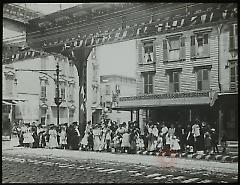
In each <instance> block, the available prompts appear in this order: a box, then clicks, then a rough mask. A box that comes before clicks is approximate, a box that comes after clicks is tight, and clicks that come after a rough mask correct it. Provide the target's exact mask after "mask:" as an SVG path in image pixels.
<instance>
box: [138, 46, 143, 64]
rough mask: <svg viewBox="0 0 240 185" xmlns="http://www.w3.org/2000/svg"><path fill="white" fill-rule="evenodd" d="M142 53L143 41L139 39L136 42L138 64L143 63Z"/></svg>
mask: <svg viewBox="0 0 240 185" xmlns="http://www.w3.org/2000/svg"><path fill="white" fill-rule="evenodd" d="M143 53H144V48H143V43H142V42H141V41H140V42H139V44H138V63H139V64H142V63H143Z"/></svg>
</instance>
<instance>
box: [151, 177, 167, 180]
mask: <svg viewBox="0 0 240 185" xmlns="http://www.w3.org/2000/svg"><path fill="white" fill-rule="evenodd" d="M166 178H167V177H166V176H161V177H155V178H154V179H155V180H161V179H166Z"/></svg>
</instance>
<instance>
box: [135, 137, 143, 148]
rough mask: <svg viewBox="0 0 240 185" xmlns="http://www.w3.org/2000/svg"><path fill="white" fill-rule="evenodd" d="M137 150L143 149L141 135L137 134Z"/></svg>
mask: <svg viewBox="0 0 240 185" xmlns="http://www.w3.org/2000/svg"><path fill="white" fill-rule="evenodd" d="M136 145H137V150H138V151H143V150H144V140H143V136H138V137H137V140H136Z"/></svg>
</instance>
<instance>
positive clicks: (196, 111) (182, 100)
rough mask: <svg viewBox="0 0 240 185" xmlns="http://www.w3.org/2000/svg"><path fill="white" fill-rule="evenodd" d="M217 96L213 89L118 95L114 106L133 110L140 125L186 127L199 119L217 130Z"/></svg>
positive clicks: (141, 126)
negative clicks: (149, 122)
mask: <svg viewBox="0 0 240 185" xmlns="http://www.w3.org/2000/svg"><path fill="white" fill-rule="evenodd" d="M217 97H218V96H217V93H216V92H212V91H205V92H188V93H172V94H170V93H169V94H151V95H141V96H132V97H120V98H119V102H118V107H116V108H115V109H117V110H129V111H131V112H134V111H136V113H137V114H138V115H137V116H136V117H137V118H138V120H139V124H140V125H139V126H140V128H143V126H144V124H145V123H146V122H147V121H153V122H163V121H164V122H165V123H166V124H167V125H168V126H170V124H174V125H176V124H181V125H183V126H186V125H187V124H189V123H190V124H191V123H192V122H193V121H194V120H195V119H196V118H198V119H199V120H201V121H205V122H207V123H208V124H210V125H211V127H214V128H215V129H216V130H217V132H218V130H219V129H218V124H217V123H218V118H219V117H218V113H219V112H218V104H217V103H216V102H217V101H216V100H217ZM139 114H141V115H139ZM141 124H143V125H141Z"/></svg>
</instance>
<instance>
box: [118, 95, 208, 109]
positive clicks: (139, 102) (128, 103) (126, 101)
mask: <svg viewBox="0 0 240 185" xmlns="http://www.w3.org/2000/svg"><path fill="white" fill-rule="evenodd" d="M118 103H119V104H118V107H132V106H136V107H145V106H146V107H151V106H168V105H198V104H209V103H210V92H190V93H173V94H153V95H142V96H132V97H120V98H119V102H118Z"/></svg>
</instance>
